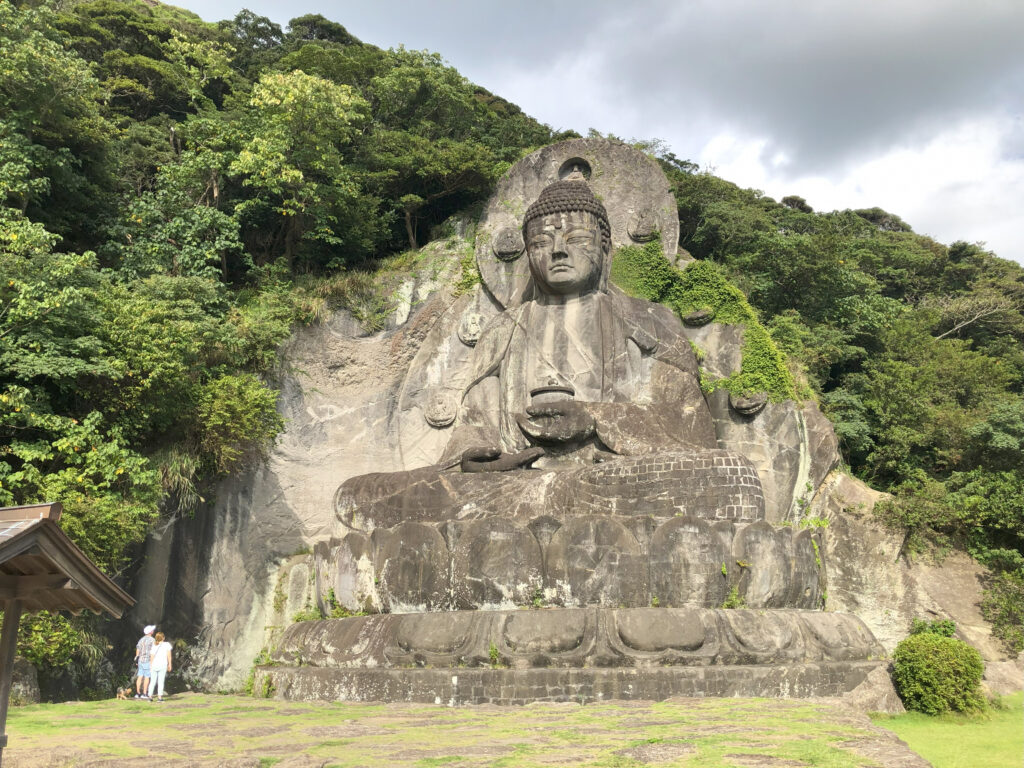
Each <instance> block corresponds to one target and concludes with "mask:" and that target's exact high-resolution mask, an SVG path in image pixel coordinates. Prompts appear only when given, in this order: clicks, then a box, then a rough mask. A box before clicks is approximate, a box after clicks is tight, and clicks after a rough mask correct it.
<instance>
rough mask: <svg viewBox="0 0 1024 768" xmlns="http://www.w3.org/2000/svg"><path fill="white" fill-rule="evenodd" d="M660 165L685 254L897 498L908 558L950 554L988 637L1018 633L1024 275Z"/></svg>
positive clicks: (886, 509)
mask: <svg viewBox="0 0 1024 768" xmlns="http://www.w3.org/2000/svg"><path fill="white" fill-rule="evenodd" d="M662 165H663V167H664V168H665V171H666V173H667V174H668V176H669V179H670V183H671V184H672V187H673V192H674V194H675V197H676V201H677V204H678V212H679V217H680V231H681V234H680V244H681V245H682V246H683V247H684V248H686V249H687V250H688V251H689V252H690V253H691V254H693V255H694V256H695V257H697V258H698V260H699V263H700V264H704V265H707V267H706V268H710V267H712V266H713V267H715V268H716V269H718V270H719V271H720V272H721V274H723V275H725V276H726V277H727V278H728V279H729V280H730V281H731V282H732V283H733V284H734V285H736V286H737V287H738V288H740V289H741V290H742V292H743V294H744V295H745V296H746V297H747V299H748V301H749V303H750V305H751V306H752V307H753V308H754V309H755V310H756V311H757V312H758V315H759V317H760V318H761V320H762V322H763V327H764V328H766V329H767V331H768V332H769V333H770V335H771V337H772V339H773V340H774V341H775V342H776V344H777V345H778V346H779V347H780V348H781V349H782V350H783V351H784V352H785V353H786V355H787V356H788V358H789V360H790V362H791V363H796V364H797V365H798V366H799V367H800V368H801V369H802V375H801V377H799V378H804V379H806V381H807V382H808V383H809V385H810V387H811V388H812V389H813V391H814V392H815V393H816V395H817V397H818V400H819V402H820V403H821V405H822V408H823V410H824V411H825V413H826V414H827V415H828V416H829V418H830V419H831V420H832V422H833V423H834V424H835V427H836V432H837V434H838V435H839V438H840V444H841V448H842V450H843V453H844V457H845V459H846V461H847V462H848V464H849V466H850V468H851V470H852V471H853V472H854V473H855V474H857V475H858V476H859V477H861V478H862V479H864V480H866V481H867V482H868V483H870V484H871V485H872V486H874V487H875V488H878V489H881V490H886V491H890V492H893V493H894V494H895V497H894V499H893V501H892V502H890V503H888V504H883V505H880V507H879V512H880V514H881V515H882V516H883V519H884V520H886V521H887V522H889V523H890V524H891V525H893V526H895V527H899V528H903V529H905V530H906V531H907V534H908V535H907V538H906V542H907V547H906V548H907V550H908V551H913V550H916V549H920V548H922V547H924V546H927V545H929V544H938V545H940V546H950V545H955V546H960V547H963V548H965V549H967V550H968V551H970V552H971V553H972V554H974V555H975V556H976V557H978V558H979V559H980V560H981V561H982V562H984V563H986V564H988V565H989V566H990V567H991V568H993V569H994V570H993V578H992V579H991V581H990V583H989V588H988V589H989V591H988V593H987V594H988V597H987V598H986V605H989V606H990V608H989V609H988V610H989V613H990V615H991V616H992V617H993V620H994V621H995V624H996V631H997V632H998V633H999V634H1000V635H1001V636H1003V637H1005V638H1020V637H1022V636H1024V624H1022V618H1021V614H1020V612H1019V611H1013V610H1006V608H1007V606H1009V605H1011V604H1012V598H1011V596H1012V595H1014V594H1017V593H1016V592H1015V585H1016V584H1018V583H1020V581H1021V579H1024V567H1022V566H1024V558H1022V557H1021V553H1022V552H1024V509H1022V508H1021V505H1020V503H1019V499H1020V498H1021V492H1022V491H1024V488H1022V487H1021V486H1020V481H1019V478H1020V477H1022V476H1024V450H1022V445H1024V442H1022V436H1024V397H1022V393H1024V344H1022V342H1024V269H1022V268H1021V267H1020V265H1018V264H1015V263H1013V262H1009V261H1006V260H1003V259H1000V258H998V257H996V256H995V255H994V254H992V253H990V252H988V251H986V250H985V249H984V248H983V247H982V246H981V245H978V244H969V243H965V242H957V243H953V244H952V245H949V246H946V245H943V244H941V243H937V242H935V241H934V240H931V239H930V238H928V237H924V236H921V235H918V234H915V233H914V232H913V231H912V229H911V228H910V226H909V225H907V223H906V222H904V221H902V220H901V219H900V218H899V217H898V216H895V215H893V214H890V213H887V212H886V211H883V210H881V209H878V208H872V209H865V210H857V211H834V212H830V213H815V212H813V211H812V210H809V207H808V206H806V205H800V204H799V202H800V201H799V200H797V199H795V198H793V199H787V200H784V201H783V203H782V204H780V203H777V202H776V201H774V200H772V199H771V198H769V197H766V196H764V195H763V194H761V193H760V192H758V191H756V190H745V189H740V188H739V187H737V186H736V185H734V184H731V183H729V182H727V181H725V180H723V179H719V178H717V177H715V176H713V175H711V174H708V173H699V172H697V171H696V169H695V168H692V167H683V166H680V165H679V164H674V163H672V162H668V161H667V160H666V161H663V162H662ZM716 319H717V318H716ZM1005 553H1013V554H1014V555H1015V556H1016V558H1017V559H1013V558H1009V559H1008V558H1007V557H1005ZM1015 644H1016V645H1020V641H1019V639H1018V640H1012V639H1008V640H1007V647H1008V648H1009V649H1011V650H1014V646H1015Z"/></svg>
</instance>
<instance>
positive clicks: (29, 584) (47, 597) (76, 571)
mask: <svg viewBox="0 0 1024 768" xmlns="http://www.w3.org/2000/svg"><path fill="white" fill-rule="evenodd" d="M61 509H62V508H61V505H60V504H56V503H53V504H33V505H29V506H24V507H0V601H7V600H20V601H21V602H22V606H23V610H25V611H30V612H31V611H41V610H47V611H70V612H72V613H76V614H77V613H80V612H81V611H82V610H85V609H88V610H90V611H94V612H96V613H102V612H104V611H105V612H106V613H109V614H110V615H111V616H113V617H114V618H120V617H121V614H122V613H123V612H124V611H125V609H127V608H129V607H131V606H132V605H133V604H134V603H135V601H134V600H133V599H132V597H131V596H130V595H128V593H127V592H125V591H124V590H122V589H121V588H120V587H119V586H117V585H116V584H115V583H114V582H113V581H111V580H110V578H108V577H107V576H106V575H104V574H103V572H102V571H100V569H99V568H97V567H96V566H95V565H94V564H93V562H92V561H91V560H90V559H89V558H88V557H87V556H86V554H85V553H84V552H82V550H80V549H79V548H78V547H77V546H75V544H74V543H72V541H71V539H69V538H68V537H67V534H65V533H64V531H62V530H61V529H60V527H59V526H58V525H57V521H58V520H59V519H60V513H61Z"/></svg>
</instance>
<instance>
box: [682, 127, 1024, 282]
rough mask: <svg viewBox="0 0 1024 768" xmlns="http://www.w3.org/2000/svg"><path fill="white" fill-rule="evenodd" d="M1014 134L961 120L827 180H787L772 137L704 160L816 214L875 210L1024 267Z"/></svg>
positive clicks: (1021, 179) (1020, 171)
mask: <svg viewBox="0 0 1024 768" xmlns="http://www.w3.org/2000/svg"><path fill="white" fill-rule="evenodd" d="M1015 130H1016V125H1015V122H1014V121H1012V120H1009V119H1006V118H1002V119H1000V118H981V119H974V120H964V121H962V122H960V123H959V124H958V125H955V126H950V127H948V128H947V129H946V130H943V131H941V132H939V133H938V134H936V135H935V136H933V137H932V138H930V139H929V140H928V141H926V142H924V143H921V144H904V145H902V146H898V147H893V148H891V149H888V150H886V151H884V152H882V153H880V154H877V155H875V156H873V157H868V158H865V159H863V160H862V161H861V162H857V163H854V164H850V165H847V166H846V167H845V168H844V169H843V170H842V172H840V173H836V174H830V175H823V174H818V175H800V176H796V177H789V176H788V175H787V174H786V173H785V172H784V171H785V168H786V165H787V164H786V162H785V161H786V158H785V157H784V156H779V155H775V156H773V157H766V155H767V152H768V149H769V146H770V141H769V140H768V139H766V138H744V137H742V136H738V135H736V134H729V133H723V134H720V135H718V136H715V137H714V138H712V139H711V140H710V141H708V142H707V144H706V145H705V146H704V148H703V150H702V151H701V153H700V155H699V160H700V163H701V165H702V166H704V167H708V168H713V169H714V171H715V173H716V174H718V175H719V176H722V177H723V178H726V179H729V180H730V181H733V182H735V183H737V184H739V185H740V186H743V187H751V188H754V189H760V190H762V191H764V192H765V194H767V195H770V196H771V197H774V198H775V199H776V200H779V199H781V198H782V197H784V196H786V195H800V196H801V197H804V198H805V199H806V200H807V202H808V203H810V204H811V205H812V206H813V207H814V208H815V210H819V211H828V210H836V209H844V208H868V207H874V206H878V207H880V208H884V209H885V210H887V211H889V212H890V213H895V214H896V215H898V216H900V217H901V218H902V219H904V220H905V221H906V222H907V223H908V224H910V225H911V226H912V227H913V228H914V231H916V232H919V233H921V234H927V235H930V236H932V237H934V238H935V239H936V240H939V241H941V242H945V243H949V242H952V241H954V240H967V241H969V242H975V241H984V242H986V243H987V246H988V247H989V248H990V249H992V250H994V251H995V252H996V253H997V254H998V255H1000V256H1002V257H1004V258H1011V259H1015V260H1017V261H1020V262H1022V263H1024V242H1022V241H1021V233H1022V232H1024V207H1022V205H1021V201H1022V200H1024V159H1022V158H1020V157H1017V158H1008V157H1005V156H1004V154H1003V151H1002V148H1003V147H1004V146H1005V145H1006V143H1007V141H1009V140H1010V139H1011V138H1012V136H1013V132H1014V131H1015Z"/></svg>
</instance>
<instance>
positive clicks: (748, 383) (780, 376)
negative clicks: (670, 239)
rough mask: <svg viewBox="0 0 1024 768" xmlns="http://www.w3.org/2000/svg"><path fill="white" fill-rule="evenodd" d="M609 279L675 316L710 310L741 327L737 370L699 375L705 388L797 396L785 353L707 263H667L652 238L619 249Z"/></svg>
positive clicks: (771, 396)
mask: <svg viewBox="0 0 1024 768" xmlns="http://www.w3.org/2000/svg"><path fill="white" fill-rule="evenodd" d="M612 282H614V283H615V284H616V285H617V286H618V287H619V288H620V289H622V291H623V292H624V293H626V294H627V295H629V296H633V297H635V298H640V299H646V300H647V301H655V302H658V303H660V304H664V305H665V306H667V307H670V308H671V309H672V310H673V311H675V313H676V314H677V315H679V316H680V317H685V316H686V315H688V314H690V313H691V312H696V311H698V310H711V311H712V312H714V321H715V322H716V323H725V324H729V325H742V326H743V362H742V363H741V364H740V370H739V371H737V372H736V373H734V374H733V375H731V376H729V377H727V378H724V379H716V380H711V379H710V378H709V377H706V376H705V377H702V382H701V384H702V386H703V387H704V388H705V390H706V391H713V390H715V389H725V390H727V391H729V392H731V393H732V394H735V395H750V394H754V393H756V392H767V393H768V397H769V399H770V400H772V401H773V402H779V401H781V400H796V399H798V398H797V392H796V386H795V384H794V381H793V376H792V374H790V372H789V368H788V367H787V366H786V358H785V355H784V354H783V353H782V352H781V351H780V350H779V348H778V347H777V346H776V345H775V342H774V341H772V338H771V336H770V335H769V334H768V331H767V330H765V328H764V326H762V325H761V323H760V321H759V320H758V318H757V313H756V311H755V310H754V308H753V307H751V306H750V304H749V303H748V302H747V299H746V297H745V296H744V295H743V292H742V291H741V290H740V289H739V288H737V287H736V286H734V285H733V284H732V283H730V282H729V281H728V280H727V279H726V278H725V276H724V275H723V274H722V273H721V272H720V271H719V270H718V268H717V267H716V266H715V265H714V264H713V263H712V262H709V261H696V262H693V263H692V264H690V265H689V266H688V267H687V268H686V269H685V270H682V271H681V270H679V269H677V268H675V267H673V266H672V265H671V264H670V263H669V262H668V259H666V258H665V255H664V254H663V253H662V250H661V243H660V241H657V240H655V241H652V242H650V243H647V244H646V245H642V246H626V247H624V248H620V249H619V250H618V251H617V252H616V253H615V257H614V259H613V260H612Z"/></svg>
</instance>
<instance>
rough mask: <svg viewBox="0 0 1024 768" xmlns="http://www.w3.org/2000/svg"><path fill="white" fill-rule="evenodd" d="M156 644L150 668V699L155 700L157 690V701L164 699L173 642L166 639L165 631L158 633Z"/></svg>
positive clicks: (151, 656)
mask: <svg viewBox="0 0 1024 768" xmlns="http://www.w3.org/2000/svg"><path fill="white" fill-rule="evenodd" d="M155 639H156V645H154V646H153V651H152V653H151V654H150V657H149V659H150V661H149V668H150V670H149V671H150V678H149V699H150V700H153V692H154V691H155V692H156V695H157V698H156V701H163V700H164V680H165V679H166V678H167V673H168V672H170V671H171V644H170V643H168V642H167V641H166V640H165V639H164V633H163V632H157V633H156V638H155Z"/></svg>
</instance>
